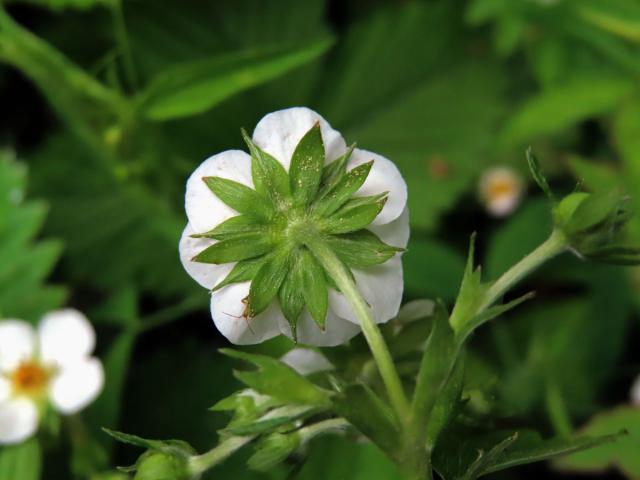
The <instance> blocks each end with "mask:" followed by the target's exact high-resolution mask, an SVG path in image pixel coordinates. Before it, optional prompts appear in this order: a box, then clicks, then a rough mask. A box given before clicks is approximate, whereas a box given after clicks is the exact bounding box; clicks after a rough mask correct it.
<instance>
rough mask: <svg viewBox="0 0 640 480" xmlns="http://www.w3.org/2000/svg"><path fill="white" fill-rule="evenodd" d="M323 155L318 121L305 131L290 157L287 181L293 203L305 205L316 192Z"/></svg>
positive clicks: (320, 174) (322, 165) (322, 164)
mask: <svg viewBox="0 0 640 480" xmlns="http://www.w3.org/2000/svg"><path fill="white" fill-rule="evenodd" d="M324 155H325V154H324V143H323V141H322V132H321V130H320V123H319V122H318V123H316V124H315V125H314V126H313V127H311V129H310V130H309V131H308V132H307V133H305V135H304V136H303V137H302V139H301V140H300V142H299V143H298V145H297V146H296V149H295V150H294V152H293V156H292V157H291V166H290V167H289V182H290V186H291V192H292V194H293V202H294V204H295V205H298V206H303V207H306V206H307V205H309V204H310V203H311V201H312V200H313V199H314V198H315V196H316V193H318V187H319V186H320V180H321V178H322V169H323V167H324Z"/></svg>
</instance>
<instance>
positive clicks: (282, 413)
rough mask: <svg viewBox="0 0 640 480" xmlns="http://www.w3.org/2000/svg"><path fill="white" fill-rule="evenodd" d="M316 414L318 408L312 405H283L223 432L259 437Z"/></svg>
mask: <svg viewBox="0 0 640 480" xmlns="http://www.w3.org/2000/svg"><path fill="white" fill-rule="evenodd" d="M317 412H318V408H317V407H315V406H313V405H285V406H283V407H279V408H275V409H273V410H271V411H269V412H268V413H266V414H265V415H263V416H262V417H260V418H258V419H257V420H250V421H247V422H240V423H235V424H233V425H231V426H229V427H227V428H225V430H224V431H225V432H228V433H230V434H232V435H242V436H246V435H260V434H263V433H266V432H273V431H274V430H276V429H277V428H280V427H282V426H284V425H287V424H292V423H294V422H296V421H297V420H300V419H303V418H306V417H309V416H311V415H312V414H314V413H317Z"/></svg>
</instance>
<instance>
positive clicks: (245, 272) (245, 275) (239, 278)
mask: <svg viewBox="0 0 640 480" xmlns="http://www.w3.org/2000/svg"><path fill="white" fill-rule="evenodd" d="M265 261H266V256H264V255H263V256H261V257H258V258H252V259H249V260H242V261H241V262H238V263H236V264H235V265H234V267H233V268H232V269H231V271H230V272H229V274H228V275H227V276H226V277H224V280H222V281H221V282H220V283H218V284H217V285H216V286H215V287H213V289H212V290H211V291H212V292H216V291H218V290H220V289H221V288H222V287H226V286H227V285H231V284H232V283H241V282H248V281H249V280H253V277H255V276H256V274H257V273H258V270H260V267H261V266H262V265H263V264H264V262H265Z"/></svg>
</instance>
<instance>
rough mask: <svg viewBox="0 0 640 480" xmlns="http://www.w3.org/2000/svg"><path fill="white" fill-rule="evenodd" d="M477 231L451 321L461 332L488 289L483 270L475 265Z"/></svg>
mask: <svg viewBox="0 0 640 480" xmlns="http://www.w3.org/2000/svg"><path fill="white" fill-rule="evenodd" d="M475 237H476V236H475V233H474V234H473V235H472V236H471V241H470V243H469V255H468V257H467V266H466V268H465V271H464V277H463V278H462V283H461V285H460V292H459V293H458V298H457V299H456V303H455V306H454V307H453V312H452V313H451V318H450V320H449V322H450V323H451V327H452V328H453V329H454V330H455V331H456V332H459V331H460V330H461V329H462V328H464V322H466V321H468V320H469V319H471V318H472V317H473V316H474V313H475V309H476V308H477V306H478V304H479V302H480V301H481V300H482V296H483V295H484V292H485V290H486V286H485V285H484V284H483V283H482V271H481V269H480V267H478V268H477V269H476V268H475V267H474V257H475V241H476V239H475Z"/></svg>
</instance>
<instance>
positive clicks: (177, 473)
mask: <svg viewBox="0 0 640 480" xmlns="http://www.w3.org/2000/svg"><path fill="white" fill-rule="evenodd" d="M194 478H196V477H194V476H193V474H192V473H191V470H190V468H189V461H188V458H187V457H186V456H184V455H181V454H178V453H170V452H161V451H156V450H149V451H147V452H145V453H144V454H143V455H142V456H141V457H140V459H139V460H138V463H137V465H136V475H135V477H134V480H192V479H194Z"/></svg>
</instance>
